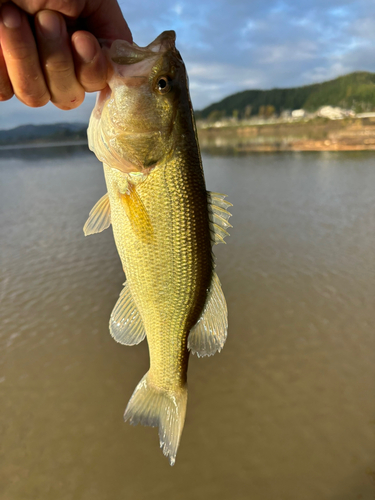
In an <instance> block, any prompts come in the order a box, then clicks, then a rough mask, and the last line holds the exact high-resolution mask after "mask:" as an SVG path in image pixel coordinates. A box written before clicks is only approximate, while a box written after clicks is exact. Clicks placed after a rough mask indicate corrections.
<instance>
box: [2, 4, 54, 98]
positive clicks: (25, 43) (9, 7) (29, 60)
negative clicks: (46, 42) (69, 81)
mask: <svg viewBox="0 0 375 500" xmlns="http://www.w3.org/2000/svg"><path fill="white" fill-rule="evenodd" d="M0 39H1V46H2V49H3V56H4V61H5V64H6V68H7V71H8V76H9V79H10V82H11V84H12V86H13V91H14V93H15V94H16V96H17V97H18V99H19V100H20V101H22V102H24V103H25V104H27V105H28V106H32V107H39V106H44V105H45V104H47V102H48V101H49V97H50V96H49V92H48V89H47V85H46V82H45V80H44V75H43V72H42V69H41V67H40V64H39V57H38V52H37V48H36V45H35V40H34V37H33V34H32V32H31V28H30V25H29V22H28V20H27V18H26V16H25V14H23V13H22V11H20V10H19V9H18V8H17V7H15V6H14V5H13V4H12V3H6V4H4V5H3V6H2V8H1V22H0Z"/></svg>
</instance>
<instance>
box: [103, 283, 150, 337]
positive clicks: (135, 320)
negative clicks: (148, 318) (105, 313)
mask: <svg viewBox="0 0 375 500" xmlns="http://www.w3.org/2000/svg"><path fill="white" fill-rule="evenodd" d="M109 331H110V333H111V335H112V337H113V338H114V339H115V340H116V342H119V343H120V344H124V345H136V344H139V343H140V342H142V340H143V339H144V338H145V336H146V332H145V329H144V326H143V322H142V318H141V315H140V314H139V311H138V308H137V306H136V305H135V302H134V299H133V297H132V294H131V291H130V288H129V285H128V283H125V286H124V288H123V290H122V292H121V293H120V297H119V298H118V300H117V302H116V305H115V307H114V309H113V311H112V314H111V318H110V320H109Z"/></svg>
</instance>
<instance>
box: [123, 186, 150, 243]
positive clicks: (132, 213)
mask: <svg viewBox="0 0 375 500" xmlns="http://www.w3.org/2000/svg"><path fill="white" fill-rule="evenodd" d="M119 196H120V199H121V202H122V206H123V207H124V209H125V213H126V215H127V216H128V218H129V221H130V224H131V227H132V229H133V231H134V233H135V234H136V235H137V236H138V238H139V239H140V240H142V241H144V242H150V241H152V239H153V234H154V232H153V228H152V224H151V220H150V217H149V215H148V213H147V210H146V208H145V206H144V204H143V202H142V200H141V198H140V196H139V195H138V193H137V187H136V186H135V185H133V184H131V183H129V185H128V190H127V192H126V193H121V192H119Z"/></svg>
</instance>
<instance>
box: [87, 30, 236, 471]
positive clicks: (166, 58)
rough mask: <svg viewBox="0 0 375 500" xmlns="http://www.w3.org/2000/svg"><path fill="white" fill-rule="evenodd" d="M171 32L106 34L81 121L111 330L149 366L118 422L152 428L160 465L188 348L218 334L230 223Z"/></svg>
mask: <svg viewBox="0 0 375 500" xmlns="http://www.w3.org/2000/svg"><path fill="white" fill-rule="evenodd" d="M175 39H176V35H175V32H174V31H165V32H163V33H162V34H161V35H159V36H158V37H157V38H156V39H155V40H154V41H153V42H152V43H150V44H149V45H148V46H146V47H139V46H138V45H136V44H135V43H133V44H130V43H129V42H126V41H122V40H116V41H115V42H113V43H112V45H111V47H110V48H109V49H107V57H108V60H109V61H110V68H111V69H110V73H109V77H108V86H107V88H106V89H104V90H103V91H101V93H100V94H99V95H98V98H97V102H96V105H95V108H94V109H93V112H92V114H91V118H90V122H89V127H88V142H89V148H90V149H91V151H93V152H94V153H95V155H96V156H97V158H98V159H99V160H100V161H101V162H102V163H103V168H104V176H105V181H106V186H107V193H106V194H105V195H104V196H103V197H102V198H101V199H100V200H99V201H98V202H97V204H96V205H95V206H94V208H93V209H92V210H91V212H90V214H89V218H88V220H87V222H86V224H85V226H84V233H85V235H90V234H95V233H99V232H101V231H103V230H104V229H106V228H108V227H109V226H110V225H112V229H113V235H114V240H115V244H116V247H117V251H118V253H119V256H120V259H121V262H122V266H123V270H124V273H125V276H126V282H125V283H124V288H123V289H122V291H121V293H120V295H119V298H118V301H117V302H116V304H115V306H114V309H113V311H112V314H111V316H110V321H109V330H110V333H111V335H112V337H113V338H114V339H115V340H116V341H117V342H119V343H120V344H124V345H128V346H130V345H137V344H139V343H140V342H142V340H144V339H145V338H147V342H148V347H149V357H150V368H149V371H148V372H147V373H146V374H145V376H144V377H143V378H142V379H141V381H140V382H139V384H138V385H137V386H136V389H135V391H134V392H133V395H132V396H131V398H130V400H129V403H128V405H127V407H126V410H125V414H124V419H125V421H129V422H130V423H131V424H134V425H136V424H138V423H139V424H142V425H146V426H152V427H158V428H159V439H160V447H161V448H162V451H163V453H164V455H165V456H166V457H168V458H169V463H170V465H173V464H174V463H175V460H176V454H177V449H178V447H179V443H180V439H181V433H182V430H183V427H184V422H185V415H186V404H187V368H188V360H189V354H190V353H193V354H196V355H197V356H199V357H203V356H211V355H213V354H214V353H215V352H220V351H221V349H222V348H223V346H224V343H225V340H226V337H227V328H228V319H227V316H228V314H227V305H226V301H225V298H224V295H223V291H222V288H221V284H220V281H219V278H218V276H217V274H216V272H215V262H214V256H213V252H212V247H213V245H214V244H217V243H225V241H224V238H225V237H226V236H228V231H227V230H228V228H229V227H232V226H231V224H230V223H229V217H230V216H231V213H230V212H229V211H228V208H229V207H230V206H232V204H231V203H229V202H228V201H227V200H226V199H225V198H226V195H224V194H221V193H216V192H209V191H207V190H206V185H205V179H204V172H203V167H202V160H201V154H200V149H199V144H198V137H197V130H196V125H195V120H194V114H193V108H192V104H191V100H190V95H189V88H188V76H187V72H186V68H185V65H184V62H183V60H182V58H181V55H180V53H179V51H178V50H177V49H176V46H175Z"/></svg>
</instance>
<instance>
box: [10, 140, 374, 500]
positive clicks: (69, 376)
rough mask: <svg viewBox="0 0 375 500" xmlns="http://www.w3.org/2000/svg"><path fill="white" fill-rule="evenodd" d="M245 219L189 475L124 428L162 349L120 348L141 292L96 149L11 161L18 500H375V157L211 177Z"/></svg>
mask: <svg viewBox="0 0 375 500" xmlns="http://www.w3.org/2000/svg"><path fill="white" fill-rule="evenodd" d="M204 166H205V171H206V178H207V186H208V189H211V190H213V191H219V192H225V193H227V194H228V195H229V197H228V199H229V200H230V201H231V202H233V203H234V207H233V210H232V212H233V214H234V216H233V218H232V219H231V221H232V222H233V225H234V228H233V229H232V230H231V237H230V238H228V239H227V242H228V244H227V245H226V246H224V245H220V246H218V247H216V248H215V250H216V255H217V271H218V274H219V277H220V279H221V281H222V285H223V289H224V292H225V295H226V298H227V302H228V308H229V335H228V341H227V344H226V346H225V348H224V350H223V351H222V353H221V354H219V355H216V356H214V357H212V358H204V359H197V358H195V357H192V358H191V361H190V365H189V374H188V376H189V401H188V410H187V420H186V425H185V430H184V433H183V436H182V441H181V446H180V450H179V453H178V455H177V462H176V465H175V466H174V467H172V468H171V467H170V466H169V465H168V461H167V460H166V459H165V458H164V457H163V455H162V453H161V451H160V449H159V447H158V437H157V432H156V430H155V429H150V428H143V427H139V426H138V427H132V426H130V425H128V424H124V423H123V421H122V415H123V412H124V409H125V406H126V403H127V401H128V399H129V397H130V396H131V394H132V391H133V390H134V388H135V386H136V384H137V383H138V381H139V380H140V379H141V377H142V376H143V374H144V373H145V372H146V371H147V369H148V353H147V345H146V343H143V344H141V345H140V346H137V347H124V346H121V345H119V344H116V343H115V342H114V341H113V340H112V339H111V337H110V335H109V332H108V319H109V315H110V312H111V309H112V308H113V306H114V304H115V302H116V299H117V297H118V294H119V292H120V290H121V288H122V283H123V282H124V276H123V273H122V270H121V264H120V260H119V257H118V255H117V252H116V249H115V246H114V243H113V238H112V231H111V229H109V230H106V231H105V232H103V233H101V234H99V235H94V236H90V237H88V238H84V237H83V232H82V226H83V224H84V222H85V220H86V218H87V215H88V213H89V211H90V209H91V208H92V206H93V205H94V204H95V203H96V201H97V200H98V199H99V198H100V197H101V196H102V195H103V194H104V193H105V184H104V180H103V172H102V167H101V165H100V164H99V163H98V162H97V161H96V160H95V158H94V156H93V155H92V154H90V153H88V152H87V150H86V149H85V148H79V147H67V148H64V147H56V148H42V149H33V150H28V149H27V150H19V151H13V152H11V151H2V152H0V244H1V247H0V273H1V282H0V306H1V309H0V325H1V327H0V328H1V330H0V344H1V354H0V407H1V412H0V432H1V440H0V499H1V500H36V499H37V500H51V499H54V500H72V499H74V500H75V499H76V500H119V499H135V500H146V499H147V500H150V499H151V500H153V499H155V500H157V499H173V500H175V499H177V500H178V499H181V500H188V499H189V500H190V499H192V498H194V499H197V500H209V499H215V500H221V499H223V500H224V499H225V500H226V499H229V498H231V499H254V500H271V499H272V500H316V499H319V500H352V499H362V500H370V499H371V500H373V499H374V494H375V439H374V431H375V400H374V394H375V345H374V344H375V342H374V326H375V321H374V314H375V313H374V298H375V285H374V283H375V281H374V279H375V257H374V255H375V253H374V252H375V231H374V228H375V155H374V154H373V153H323V154H319V153H318V154H298V153H296V154H289V153H286V154H269V155H250V156H243V157H230V156H228V157H210V156H206V157H204Z"/></svg>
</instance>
